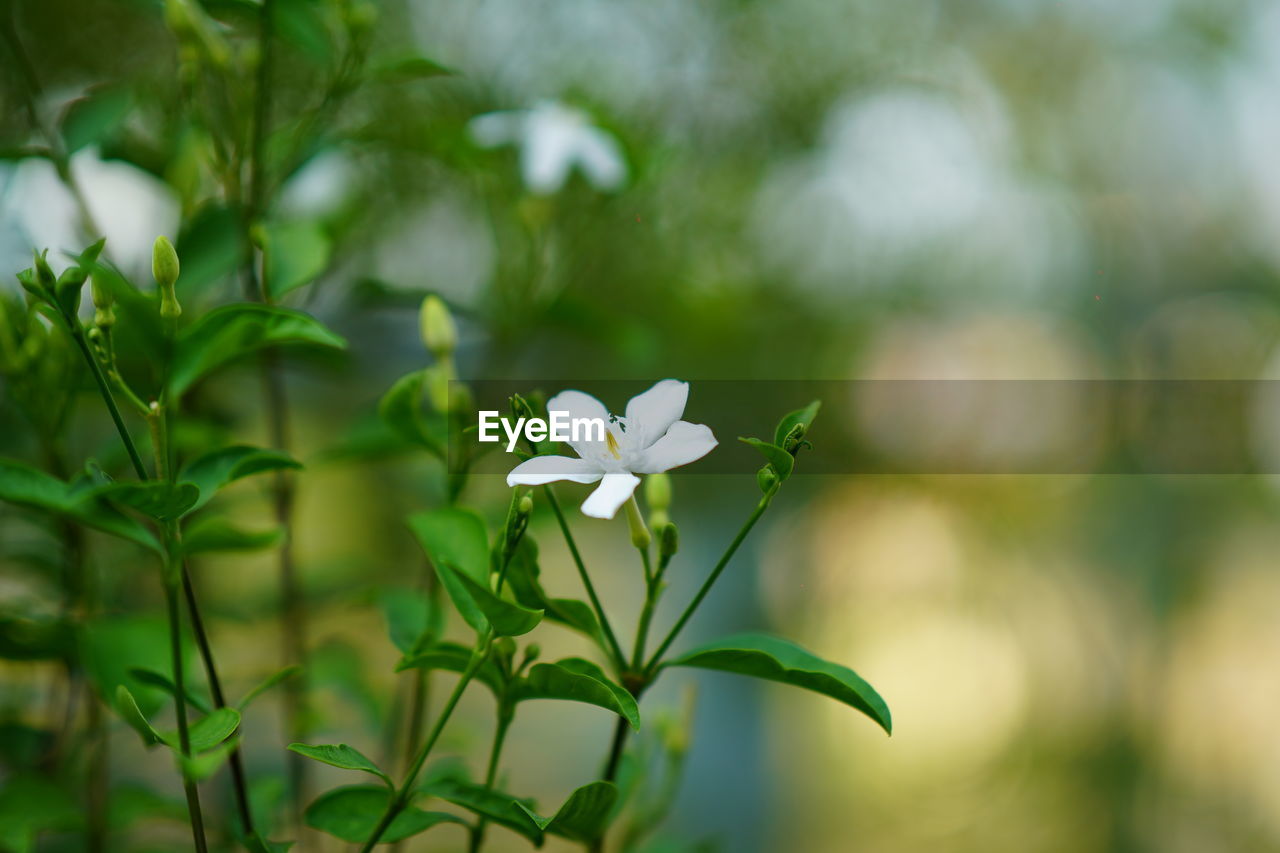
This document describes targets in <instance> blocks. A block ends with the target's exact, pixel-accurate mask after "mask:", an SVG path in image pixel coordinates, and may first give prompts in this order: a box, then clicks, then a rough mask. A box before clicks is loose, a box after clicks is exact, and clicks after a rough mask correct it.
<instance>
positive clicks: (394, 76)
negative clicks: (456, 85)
mask: <svg viewBox="0 0 1280 853" xmlns="http://www.w3.org/2000/svg"><path fill="white" fill-rule="evenodd" d="M455 74H457V72H456V71H454V70H453V69H452V68H446V67H445V66H443V65H441V64H440V63H438V62H435V61H433V60H430V59H427V58H426V57H425V56H406V57H402V58H400V59H392V60H388V61H386V62H381V63H379V64H378V65H376V66H374V68H373V69H372V71H371V72H370V76H371V77H374V78H376V79H378V80H383V81H386V82H388V83H404V82H408V81H411V80H428V79H430V78H432V77H451V76H453V75H455Z"/></svg>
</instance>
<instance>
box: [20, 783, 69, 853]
mask: <svg viewBox="0 0 1280 853" xmlns="http://www.w3.org/2000/svg"><path fill="white" fill-rule="evenodd" d="M6 775H7V778H6V779H5V781H4V785H3V787H2V788H0V849H4V850H7V851H14V853H29V851H33V850H35V849H36V838H37V836H38V835H39V834H40V833H41V832H42V831H45V830H69V829H75V828H77V827H79V826H81V824H82V823H83V821H84V818H83V817H82V812H81V807H80V805H79V804H78V803H77V802H76V799H75V798H74V797H73V795H72V791H73V790H74V789H73V788H71V787H70V786H68V785H67V784H65V782H64V781H62V780H55V779H51V778H48V777H45V776H37V775H35V774H29V773H22V774H6ZM41 849H43V848H41Z"/></svg>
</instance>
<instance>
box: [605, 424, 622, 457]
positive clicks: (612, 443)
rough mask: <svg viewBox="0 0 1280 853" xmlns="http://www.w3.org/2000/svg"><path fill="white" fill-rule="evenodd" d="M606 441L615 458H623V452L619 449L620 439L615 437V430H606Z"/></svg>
mask: <svg viewBox="0 0 1280 853" xmlns="http://www.w3.org/2000/svg"><path fill="white" fill-rule="evenodd" d="M604 443H605V446H606V447H608V448H609V452H610V453H612V454H613V458H614V459H622V454H621V453H620V452H619V451H618V439H616V438H614V437H613V430H607V431H606V432H605V434H604Z"/></svg>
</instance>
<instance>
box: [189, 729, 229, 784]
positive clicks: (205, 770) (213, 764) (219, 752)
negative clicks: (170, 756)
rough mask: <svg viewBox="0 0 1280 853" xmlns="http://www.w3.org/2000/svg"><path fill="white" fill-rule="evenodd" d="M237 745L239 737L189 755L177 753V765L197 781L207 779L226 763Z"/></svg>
mask: <svg viewBox="0 0 1280 853" xmlns="http://www.w3.org/2000/svg"><path fill="white" fill-rule="evenodd" d="M239 745H240V739H239V738H232V739H231V740H229V741H226V742H224V743H220V744H218V745H217V746H215V747H214V748H213V749H210V750H208V751H205V752H200V753H192V754H191V755H190V756H186V755H181V754H179V755H178V756H177V759H178V766H179V767H181V768H183V770H184V771H185V772H186V774H187V775H188V776H190V777H191V778H192V779H195V780H197V781H199V780H202V779H208V778H209V777H210V776H212V775H213V774H214V773H217V772H218V768H220V767H222V765H223V764H225V763H226V761H227V759H228V758H229V757H230V756H231V753H233V752H235V751H236V747H237V746H239Z"/></svg>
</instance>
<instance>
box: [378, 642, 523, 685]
mask: <svg viewBox="0 0 1280 853" xmlns="http://www.w3.org/2000/svg"><path fill="white" fill-rule="evenodd" d="M470 662H471V649H469V648H467V647H466V646H462V645H459V644H458V643H449V642H436V643H432V644H431V645H430V646H428V647H426V648H425V649H423V650H421V651H419V652H417V653H416V654H413V655H406V656H405V657H404V658H403V659H402V660H401V661H400V662H399V663H398V664H396V672H403V671H404V670H406V669H428V670H430V669H445V670H449V671H450V672H463V671H465V670H466V668H467V665H468V664H469V663H470ZM475 679H476V680H477V681H479V682H481V683H483V684H484V685H485V686H486V687H488V688H489V689H490V690H492V691H493V692H494V694H495V695H497V694H499V693H501V692H502V690H503V687H504V679H503V676H502V672H501V671H500V670H499V669H498V667H497V665H496V664H494V662H493V658H490V659H489V660H487V661H485V662H484V663H483V664H481V665H480V669H478V670H476V674H475Z"/></svg>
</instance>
